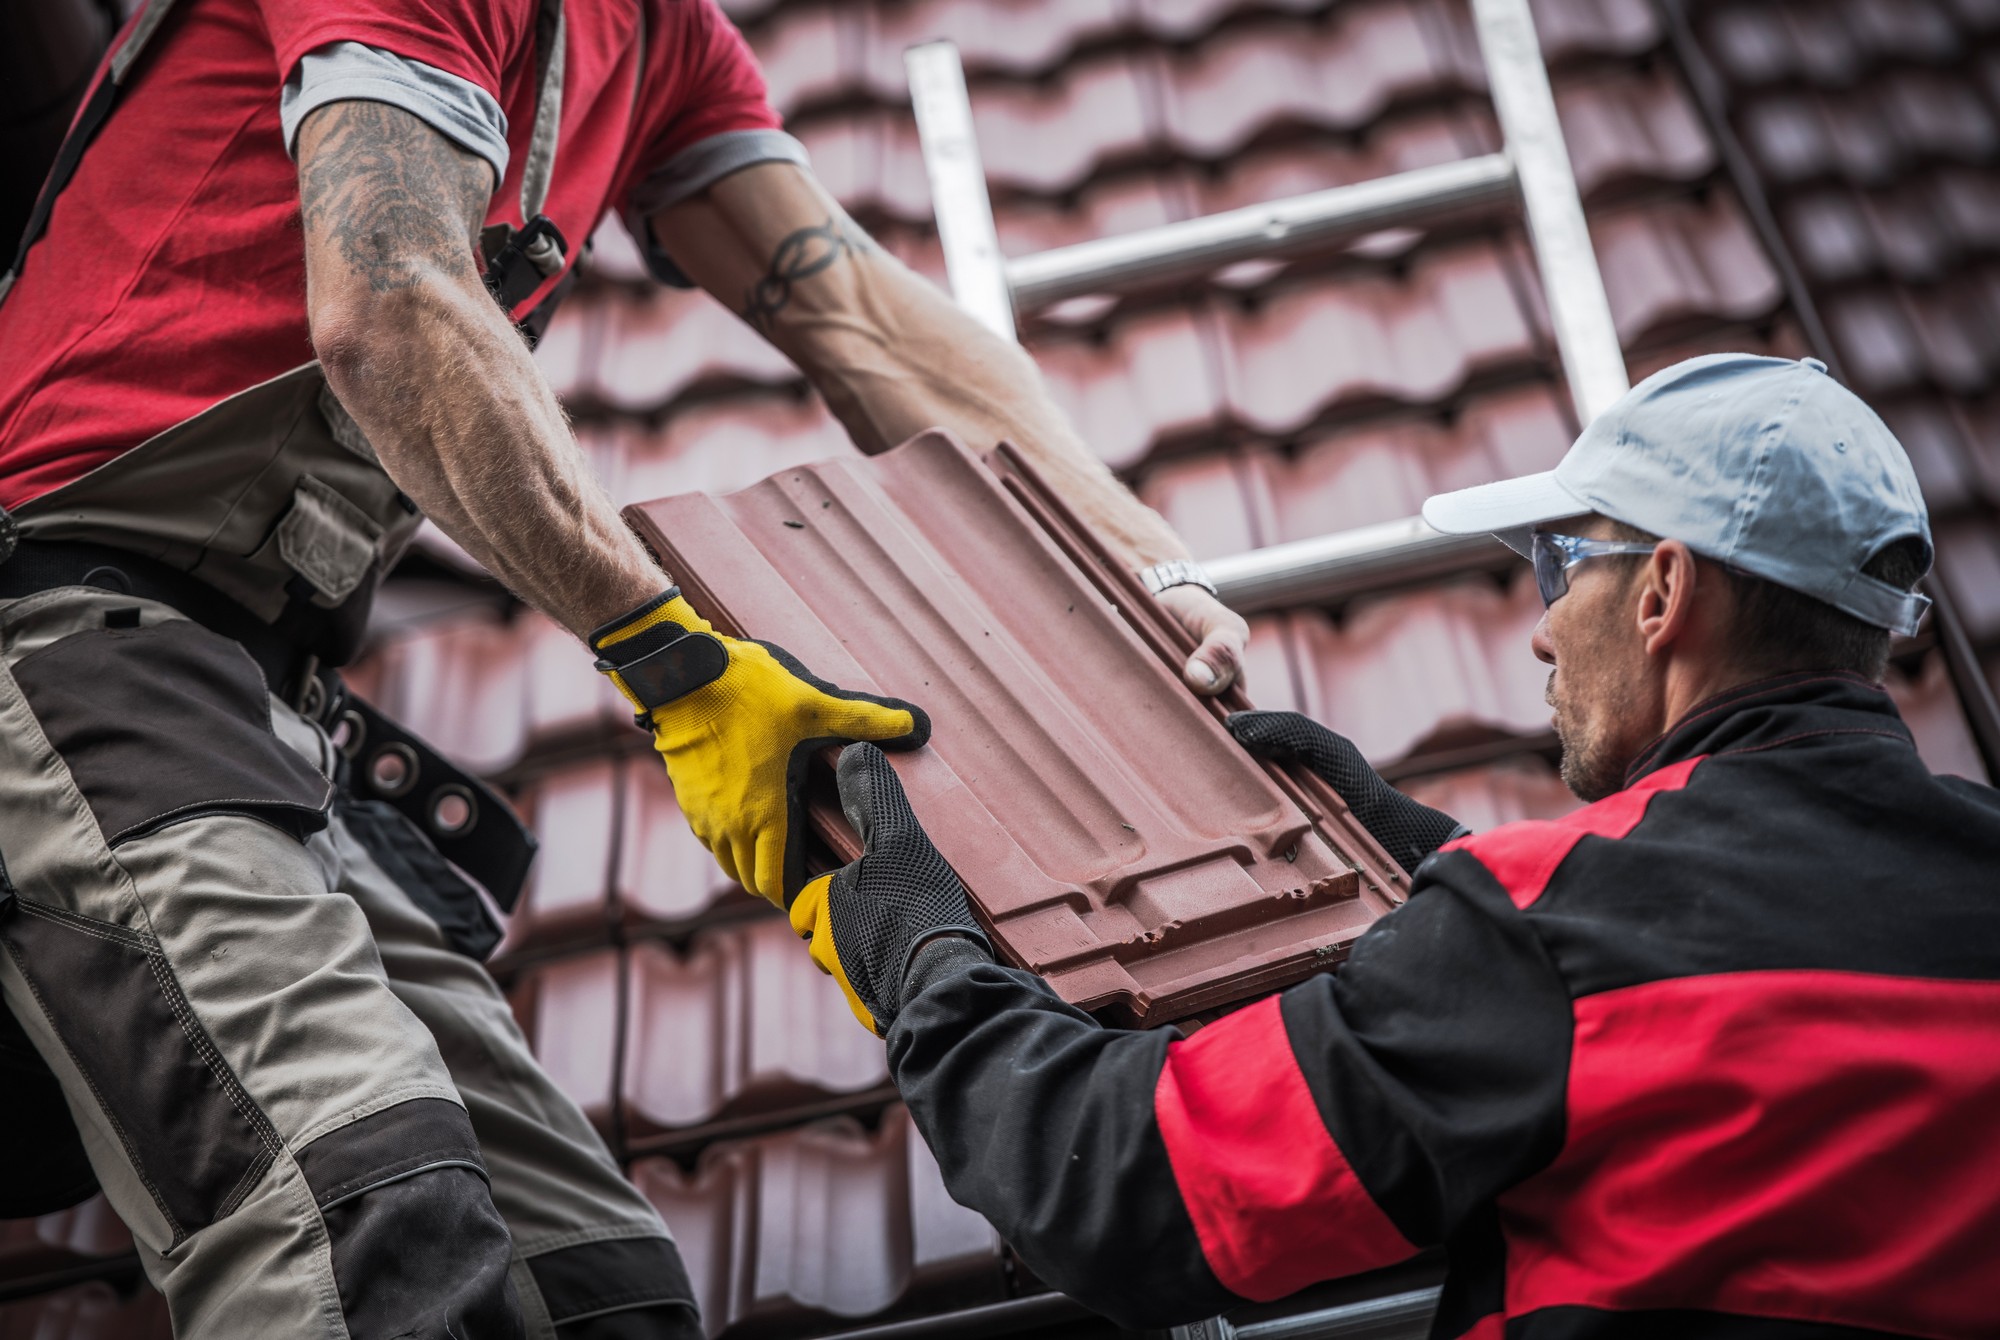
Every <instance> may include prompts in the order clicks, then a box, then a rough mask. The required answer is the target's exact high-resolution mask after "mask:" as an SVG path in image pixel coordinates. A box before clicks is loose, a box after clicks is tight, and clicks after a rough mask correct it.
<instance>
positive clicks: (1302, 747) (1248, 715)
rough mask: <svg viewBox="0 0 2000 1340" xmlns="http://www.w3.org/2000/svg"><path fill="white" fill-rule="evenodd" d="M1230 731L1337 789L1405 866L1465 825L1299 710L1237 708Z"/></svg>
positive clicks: (1463, 829)
mask: <svg viewBox="0 0 2000 1340" xmlns="http://www.w3.org/2000/svg"><path fill="white" fill-rule="evenodd" d="M1228 724H1229V733H1230V734H1232V735H1234V736H1235V737H1236V739H1237V742H1238V743H1240V744H1241V745H1242V746H1243V747H1244V748H1245V749H1248V750H1249V751H1250V752H1251V753H1253V754H1256V755H1258V756H1259V757H1261V758H1268V759H1275V760H1276V761H1278V762H1280V763H1298V764H1302V765H1304V766H1305V767H1307V768H1310V769H1312V771H1314V772H1316V773H1318V774H1319V775H1320V776H1321V777H1322V778H1324V779H1325V780H1326V783H1327V785H1329V786H1331V787H1332V788H1333V789H1334V790H1336V791H1338V792H1340V798H1341V799H1342V800H1344V801H1346V802H1347V808H1348V809H1350V810H1352V811H1354V817H1355V818H1356V819H1357V820H1359V821H1360V823H1361V826H1362V827H1363V828H1365V829H1367V830H1368V832H1369V833H1370V834H1371V835H1372V836H1373V837H1374V839H1375V840H1376V841H1377V842H1379V843H1381V844H1382V850H1384V851H1386V852H1388V853H1389V855H1390V856H1392V857H1394V858H1395V860H1396V863H1397V864H1398V865H1400V866H1402V867H1403V869H1405V870H1415V869H1416V868H1417V867H1418V866H1420V865H1422V864H1423V862H1424V858H1425V857H1426V856H1429V855H1430V854H1431V853H1432V852H1434V851H1436V850H1437V849H1438V848H1439V847H1442V846H1443V845H1444V844H1445V843H1447V842H1449V841H1451V840H1452V839H1453V838H1455V837H1458V836H1459V835H1460V834H1462V833H1464V832H1466V831H1467V829H1466V827H1465V825H1464V824H1462V823H1460V822H1459V821H1458V820H1456V819H1454V818H1452V817H1451V816H1450V815H1449V814H1445V813H1443V812H1442V811H1440V810H1434V809H1432V808H1431V807H1430V806H1428V805H1420V804H1418V803H1417V802H1416V801H1414V800H1411V799H1410V798H1409V797H1408V796H1406V795H1404V794H1403V793H1402V792H1401V791H1398V790H1397V789H1396V788H1395V787H1393V786H1391V785H1389V784H1388V783H1387V782H1385V781H1383V780H1382V777H1381V774H1379V773H1377V772H1376V771H1375V769H1373V768H1371V767H1369V766H1368V760H1367V759H1365V758H1363V757H1361V751H1360V750H1359V749H1356V748H1355V747H1354V742H1353V741H1352V740H1349V739H1348V738H1347V737H1346V736H1345V735H1336V734H1334V733H1333V732H1332V731H1330V730H1328V729H1327V728H1326V727H1324V726H1322V725H1320V724H1319V723H1318V722H1317V721H1314V720H1313V719H1312V718H1311V717H1308V716H1301V715H1300V714H1299V713H1297V712H1237V713H1235V714H1234V715H1232V716H1231V717H1230V718H1229V723H1228Z"/></svg>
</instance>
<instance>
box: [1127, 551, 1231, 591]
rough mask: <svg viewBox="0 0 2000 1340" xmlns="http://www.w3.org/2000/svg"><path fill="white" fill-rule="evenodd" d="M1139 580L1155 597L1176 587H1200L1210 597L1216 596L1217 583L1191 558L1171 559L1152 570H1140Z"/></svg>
mask: <svg viewBox="0 0 2000 1340" xmlns="http://www.w3.org/2000/svg"><path fill="white" fill-rule="evenodd" d="M1139 580H1140V581H1142V582H1144V583H1145V584H1146V589H1147V590H1148V591H1151V592H1152V593H1153V594H1154V595H1159V594H1160V593H1161V592H1162V591H1165V590H1167V589H1168V588H1169V587H1174V586H1199V587H1200V588H1201V589H1202V590H1204V591H1206V592H1208V593H1209V594H1210V595H1214V594H1215V582H1214V580H1213V579H1212V578H1210V577H1209V575H1208V569H1206V568H1204V567H1202V565H1201V564H1199V563H1197V562H1195V561H1194V560H1193V559H1191V558H1171V559H1168V560H1167V561H1166V562H1164V563H1155V564H1154V565H1153V566H1152V567H1150V568H1140V569H1139Z"/></svg>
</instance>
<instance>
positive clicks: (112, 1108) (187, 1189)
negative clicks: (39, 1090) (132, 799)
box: [0, 897, 281, 1246]
mask: <svg viewBox="0 0 2000 1340" xmlns="http://www.w3.org/2000/svg"><path fill="white" fill-rule="evenodd" d="M10 902H11V914H10V915H7V916H6V917H5V919H4V921H0V942H4V944H5V946H6V950H7V953H8V954H9V955H10V956H11V957H12V959H13V961H14V967H15V968H16V969H17V970H18V971H19V972H20V974H21V976H22V977H23V978H25V979H26V981H27V985H28V988H29V990H30V991H31V992H32V993H33V994H34V997H35V1000H36V1003H37V1004H38V1005H39V1006H40V1007H41V1009H42V1012H43V1014H44V1015H45V1016H46V1017H47V1018H48V1020H49V1022H50V1024H51V1026H52V1027H53V1029H54V1031H55V1033H56V1035H57V1037H58V1038H59V1039H60V1040H61V1042H62V1046H63V1049H64V1051H66V1052H67V1053H68V1055H69V1059H70V1061H71V1062H72V1063H73V1064H74V1065H75V1066H76V1068H77V1069H78V1070H79V1071H81V1072H82V1075H83V1079H84V1082H85V1083H86V1084H88V1085H89V1087H90V1090H91V1094H92V1096H93V1097H94V1098H95V1099H96V1101H97V1104H98V1106H99V1107H100V1108H101V1109H102V1110H103V1112H104V1114H105V1115H106V1117H107V1118H109V1120H110V1124H111V1126H112V1128H113V1129H114V1130H115V1131H116V1133H117V1136H118V1139H119V1140H120V1142H121V1143H122V1144H123V1145H124V1150H125V1156H126V1158H127V1159H129V1160H130V1162H131V1164H132V1166H133V1168H134V1169H135V1170H136V1171H137V1173H138V1176H139V1179H140V1181H141V1182H143V1183H144V1184H145V1187H146V1189H147V1191H148V1192H149V1193H151V1195H152V1198H153V1202H154V1204H155V1205H157V1206H158V1207H159V1211H160V1213H161V1214H162V1215H163V1216H165V1218H166V1220H167V1224H168V1226H169V1228H170V1229H171V1231H172V1234H173V1245H174V1246H179V1245H180V1244H181V1243H182V1242H183V1241H185V1240H186V1239H187V1237H188V1236H189V1235H190V1234H192V1233H194V1232H196V1231H197V1230H199V1229H201V1228H204V1227H206V1226H207V1225H209V1224H212V1223H214V1222H216V1221H217V1220H219V1219H222V1218H223V1217H225V1216H226V1215H228V1214H229V1213H230V1212H231V1211H232V1210H234V1209H235V1208H236V1207H237V1206H238V1205H240V1204H241V1203H242V1201H243V1198H244V1197H245V1196H247V1195H248V1194H249V1193H250V1190H251V1188H253V1187H254V1186H255V1185H256V1184H257V1182H258V1181H259V1180H260V1179H261V1178H262V1177H263V1175H264V1172H265V1170H266V1169H267V1168H269V1167H270V1165H271V1161H272V1160H273V1159H274V1158H275V1157H276V1156H277V1154H278V1152H279V1150H280V1148H281V1144H280V1142H279V1139H278V1136H277V1133H276V1131H275V1130H274V1129H273V1128H272V1126H271V1123H270V1121H269V1120H268V1119H266V1118H265V1116H264V1114H263V1113H262V1112H261V1111H260V1110H259V1109H258V1107H257V1105H256V1103H255V1102H253V1101H252V1100H251V1098H250V1095H249V1094H248V1093H246V1092H245V1091H244V1089H243V1086H242V1084H241V1083H240V1082H238V1080H237V1078H236V1076H235V1074H234V1073H233V1072H232V1071H231V1070H230V1068H229V1066H228V1064H227V1063H226V1062H225V1061H224V1060H223V1059H222V1056H221V1054H220V1053H219V1052H218V1051H217V1049H216V1046H215V1044H214V1042H213V1041H212V1040H211V1039H210V1037H209V1035H208V1032H207V1030H206V1029H204V1028H203V1027H202V1024H201V1021H200V1020H199V1019H197V1018H196V1017H195V1014H194V1011H193V1010H192V1009H191V1008H190V1007H189V1005H188V1001H187V997H186V995H185V994H183V992H182V990H181V986H180V982H179V979H178V978H177V977H176V976H175V974H174V970H173V968H172V966H171V965H170V964H169V963H168V962H167V956H166V954H165V953H164V952H163V951H162V950H161V948H160V944H159V942H158V941H157V940H155V939H154V938H153V937H152V936H150V935H147V934H145V933H143V932H140V931H134V930H130V929H127V928H126V927H123V926H114V925H110V924H108V923H105V922H101V921H96V920H93V919H92V918H89V917H85V916H81V915H79V914H77V913H74V912H67V911H63V910H61V909H59V908H53V907H48V906H45V905H43V904H40V903H35V902H31V901H29V900H27V899H25V898H19V897H16V898H14V899H12V900H10Z"/></svg>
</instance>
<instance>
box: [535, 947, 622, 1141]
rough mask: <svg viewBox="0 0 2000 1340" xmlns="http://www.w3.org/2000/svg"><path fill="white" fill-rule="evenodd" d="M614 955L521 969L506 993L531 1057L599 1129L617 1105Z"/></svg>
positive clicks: (612, 951) (605, 1127)
mask: <svg viewBox="0 0 2000 1340" xmlns="http://www.w3.org/2000/svg"><path fill="white" fill-rule="evenodd" d="M618 973H619V965H618V951H617V950H615V949H601V950H597V951H595V952H592V953H588V954H582V955H578V956H577V957H575V958H565V959H557V960H556V961H554V962H552V963H541V964H536V965H534V966H533V967H530V968H527V969H524V970H523V971H522V973H521V976H520V978H519V979H518V980H517V981H516V982H515V984H514V989H513V990H512V991H510V992H508V999H509V1000H510V1001H511V1002H512V1004H513V1006H514V1016H515V1018H517V1019H519V1020H520V1021H521V1031H522V1032H524V1033H526V1034H527V1037H528V1045H529V1046H530V1047H532V1048H533V1049H534V1052H535V1059H536V1060H538V1061H540V1062H541V1063H542V1069H544V1070H546V1071H547V1072H548V1074H549V1078H551V1079H553V1080H554V1081H555V1082H556V1087H557V1088H559V1089H561V1090H562V1091H563V1092H564V1093H565V1094H567V1095H569V1097H570V1098H571V1099H572V1100H573V1101H574V1102H575V1103H576V1105H577V1106H578V1107H581V1108H582V1109H583V1111H584V1115H586V1116H588V1117H589V1118H590V1119H591V1121H592V1122H594V1123H596V1125H597V1127H598V1129H599V1130H601V1131H604V1132H606V1133H607V1134H608V1133H610V1131H611V1130H612V1114H613V1108H614V1107H615V1106H616V1103H617V1095H618V1086H617V1077H616V1072H617V1065H618Z"/></svg>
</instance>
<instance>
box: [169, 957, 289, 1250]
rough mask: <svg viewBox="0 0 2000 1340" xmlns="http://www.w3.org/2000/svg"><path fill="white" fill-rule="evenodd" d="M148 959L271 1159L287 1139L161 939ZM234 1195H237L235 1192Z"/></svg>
mask: <svg viewBox="0 0 2000 1340" xmlns="http://www.w3.org/2000/svg"><path fill="white" fill-rule="evenodd" d="M146 961H147V962H148V963H149V964H151V965H152V969H153V977H154V980H155V981H156V982H158V984H159V987H160V991H161V992H162V994H164V995H165V996H166V998H167V1007H168V1008H169V1009H171V1010H172V1011H173V1012H174V1018H175V1019H176V1020H178V1021H179V1023H180V1026H181V1033H182V1035H183V1036H185V1037H186V1038H187V1040H188V1043H189V1045H191V1046H192V1047H193V1048H194V1050H195V1055H197V1056H199V1057H200V1058H201V1059H202V1062H203V1064H205V1065H207V1067H208V1069H209V1073H210V1074H212V1075H214V1076H215V1078H216V1081H217V1082H218V1083H220V1084H221V1085H222V1091H223V1092H224V1093H225V1094H227V1095H228V1096H229V1104H230V1106H231V1107H233V1108H235V1109H236V1112H237V1115H238V1116H240V1117H242V1118H243V1120H244V1121H245V1122H246V1123H248V1124H249V1126H250V1129H251V1132H252V1133H253V1134H254V1135H256V1137H257V1142H258V1144H260V1145H262V1146H263V1149H264V1155H265V1161H266V1162H268V1161H269V1160H270V1159H271V1158H273V1157H275V1156H276V1155H277V1153H278V1151H279V1150H281V1149H283V1148H284V1147H285V1146H284V1142H283V1141H282V1140H280V1139H279V1138H278V1132H277V1129H276V1128H275V1127H274V1126H272V1125H271V1120H270V1118H269V1117H267V1116H265V1115H264V1110H263V1109H262V1108H261V1107H259V1106H257V1103H256V1100H255V1099H253V1098H251V1097H250V1093H249V1091H248V1090H247V1089H245V1088H244V1087H243V1084H242V1082H241V1081H240V1080H238V1079H237V1078H236V1072H235V1071H234V1070H232V1069H231V1068H230V1066H229V1063H228V1061H227V1060H225V1059H224V1058H223V1055H222V1052H221V1050H220V1049H219V1048H217V1047H216V1045H215V1042H214V1040H213V1039H211V1038H210V1037H209V1036H208V1029H206V1028H205V1027H203V1026H202V1022H201V1020H200V1018H198V1017H197V1016H196V1015H195V1012H194V1007H193V1006H192V1005H191V1004H189V1003H188V999H187V995H186V993H185V992H183V991H182V990H181V986H180V979H179V978H178V977H177V976H175V974H174V970H173V965H172V964H170V963H168V962H167V955H166V951H165V950H164V949H161V948H158V947H157V942H156V947H155V948H154V949H153V950H152V951H151V952H149V953H148V954H147V955H146ZM231 1195H232V1198H233V1197H234V1193H233V1192H232V1193H231ZM216 1218H217V1219H220V1218H222V1214H221V1213H220V1212H218V1213H217V1215H216Z"/></svg>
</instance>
